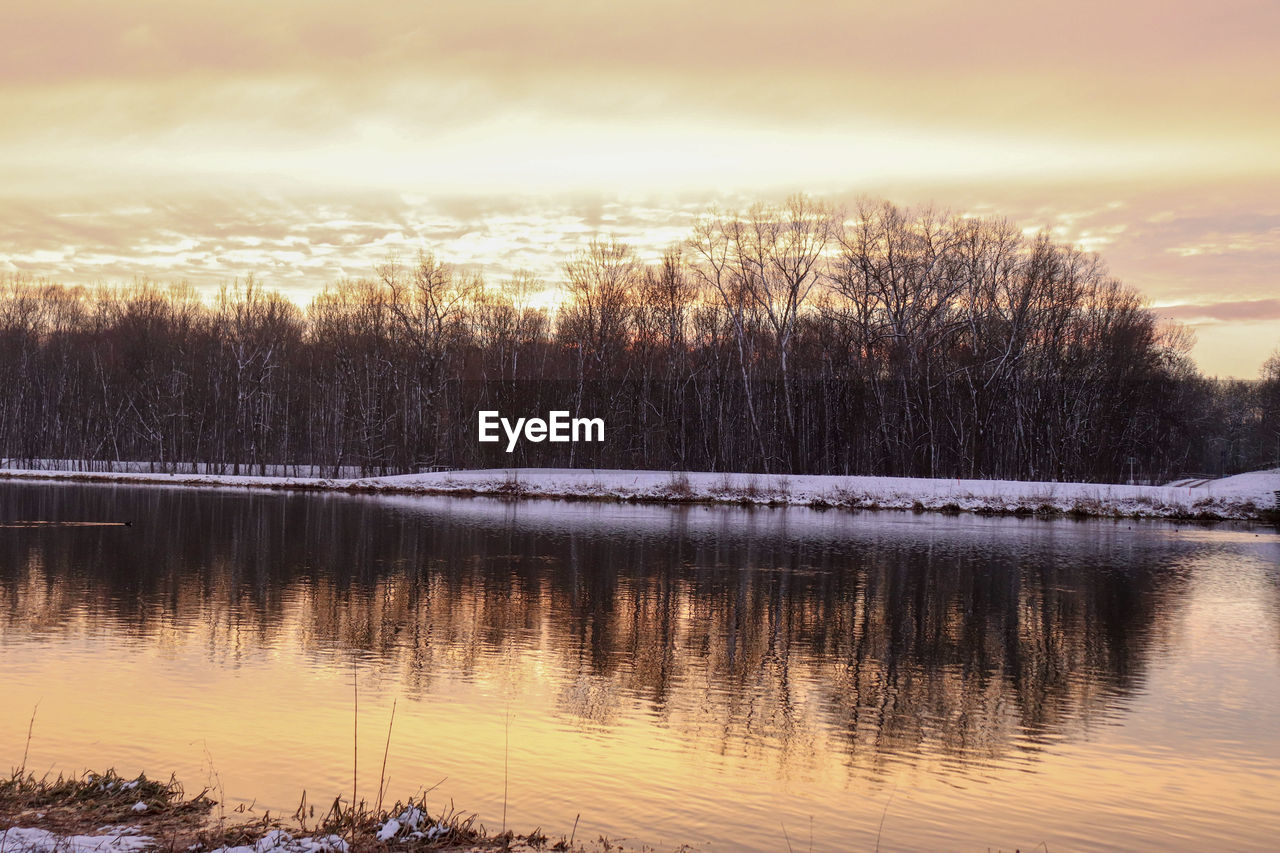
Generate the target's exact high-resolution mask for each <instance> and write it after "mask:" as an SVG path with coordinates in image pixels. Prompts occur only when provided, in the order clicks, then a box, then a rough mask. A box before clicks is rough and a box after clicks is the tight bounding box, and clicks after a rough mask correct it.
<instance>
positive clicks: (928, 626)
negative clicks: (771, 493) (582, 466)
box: [0, 485, 1191, 770]
mask: <svg viewBox="0 0 1280 853" xmlns="http://www.w3.org/2000/svg"><path fill="white" fill-rule="evenodd" d="M4 495H5V504H4V506H3V508H2V509H0V513H2V514H3V517H6V518H9V517H12V518H18V517H26V518H42V519H110V520H114V519H118V518H130V519H133V520H134V521H135V526H134V527H132V528H127V529H122V528H84V529H72V530H68V529H24V530H11V531H6V535H5V536H3V537H2V538H0V621H2V622H3V625H4V630H5V633H6V634H8V635H9V636H10V637H16V636H19V635H25V636H29V637H36V636H42V635H49V634H57V633H58V632H65V631H73V630H82V629H84V628H86V627H88V628H92V629H95V630H108V631H112V632H118V633H121V634H125V635H128V636H130V637H135V638H137V639H138V640H139V641H142V642H151V643H163V642H166V641H168V640H169V639H172V638H174V637H178V636H182V637H193V636H194V637H196V638H198V640H199V642H201V643H202V644H204V646H205V647H207V650H208V654H209V655H210V656H211V657H213V658H215V659H217V660H218V661H219V662H221V663H223V664H225V665H229V666H235V665H237V662H238V660H239V658H240V656H241V655H243V654H244V653H245V652H246V651H250V650H253V649H256V648H260V647H262V646H264V645H269V644H271V643H274V642H278V641H279V640H280V639H281V637H282V635H285V634H287V635H288V636H290V637H292V638H293V640H294V641H296V642H297V643H299V644H301V645H302V647H303V648H305V649H306V650H307V652H308V653H309V654H313V655H315V656H317V657H318V658H333V659H343V658H345V656H347V655H350V654H352V653H358V654H359V655H360V656H361V657H362V659H364V660H366V661H367V662H369V665H370V666H371V667H372V668H373V670H374V671H376V672H382V673H384V674H386V675H387V677H395V678H396V679H398V680H399V682H400V683H401V684H402V685H404V687H405V689H407V690H408V691H409V693H410V694H411V695H415V694H416V695H427V694H430V693H431V691H432V690H433V684H434V683H435V681H436V680H437V679H440V678H446V677H447V678H469V677H476V676H482V675H485V674H491V673H492V672H493V671H494V670H498V669H502V668H508V669H511V671H512V672H511V677H512V678H530V677H535V676H533V675H530V674H529V673H531V672H533V670H532V669H531V668H530V665H529V661H530V660H533V659H536V660H537V662H538V669H537V672H538V673H541V674H540V675H538V676H536V677H539V678H543V679H548V680H549V681H550V682H552V683H553V689H554V692H555V696H556V701H557V707H558V709H559V713H561V714H562V715H564V717H565V718H566V719H568V720H570V721H572V722H573V724H575V725H581V726H584V727H588V728H590V727H605V728H607V727H609V726H610V725H612V724H613V722H614V720H615V719H616V717H617V715H618V713H619V711H620V709H623V708H627V709H632V708H641V709H643V710H644V712H645V713H646V714H648V715H649V716H650V717H651V718H652V719H653V722H654V724H655V725H659V726H662V727H664V728H665V729H666V730H668V731H670V732H673V733H675V734H676V735H677V736H678V737H680V738H684V739H686V740H687V741H688V742H689V743H690V744H691V745H693V746H696V747H699V748H709V749H714V750H716V751H719V752H760V753H771V754H776V756H777V758H778V760H779V761H780V762H786V761H788V760H789V759H790V758H793V757H796V756H799V755H803V754H806V753H810V754H811V753H815V752H818V751H832V750H834V751H839V752H843V753H845V754H846V755H847V756H848V759H849V764H850V766H855V765H856V766H860V767H863V768H870V769H872V770H874V769H875V768H876V767H878V766H880V765H881V764H882V763H883V762H886V761H891V760H906V761H912V760H916V759H918V758H920V757H923V756H932V757H934V758H936V759H937V760H940V761H943V762H959V763H969V762H983V761H986V760H991V759H996V758H1001V757H1006V758H1007V757H1008V756H1009V755H1010V754H1011V753H1016V752H1018V751H1025V752H1028V753H1030V752H1034V750H1036V749H1037V748H1039V746H1040V745H1042V744H1044V743H1047V742H1050V741H1053V740H1057V739H1061V738H1064V737H1070V736H1071V735H1072V734H1073V733H1075V732H1077V731H1078V730H1079V729H1080V728H1081V727H1083V726H1086V725H1088V724H1089V723H1090V721H1091V720H1093V719H1095V718H1097V717H1099V716H1105V715H1107V714H1109V713H1113V712H1114V711H1115V709H1117V708H1118V707H1119V706H1120V705H1122V704H1123V702H1124V699H1125V697H1126V696H1127V695H1129V694H1131V693H1133V691H1135V689H1137V688H1138V687H1139V686H1140V685H1141V683H1142V679H1143V673H1144V668H1145V666H1146V663H1147V661H1148V660H1149V658H1150V656H1151V652H1152V647H1153V644H1154V643H1158V642H1160V638H1161V636H1162V635H1163V634H1165V633H1167V632H1168V631H1169V630H1171V629H1170V615H1171V614H1172V613H1174V612H1175V611H1176V609H1177V606H1178V600H1179V598H1180V597H1181V596H1182V595H1184V593H1185V589H1186V585H1187V579H1186V577H1185V575H1184V572H1183V571H1182V570H1180V569H1178V567H1177V566H1178V559H1177V557H1178V556H1179V551H1178V549H1179V548H1184V547H1191V546H1186V545H1177V544H1176V543H1173V542H1172V541H1170V540H1167V539H1160V540H1158V541H1157V538H1156V537H1148V538H1147V539H1146V540H1143V538H1142V537H1136V536H1134V535H1133V534H1129V535H1128V536H1125V535H1124V534H1123V533H1120V532H1114V531H1112V530H1111V529H1110V527H1109V526H1108V525H1107V524H1105V523H1099V522H1089V523H1085V524H1078V523H1073V522H1044V521H1039V520H1004V521H994V520H978V519H969V520H963V519H962V520H950V519H941V518H912V517H910V516H906V515H902V514H892V513H890V514H885V515H880V516H878V515H875V514H870V515H858V516H855V515H850V514H835V513H826V514H821V515H819V514H817V513H813V512H810V511H794V510H792V511H785V512H783V511H772V510H757V511H744V510H733V509H724V508H715V509H709V508H704V507H683V508H674V509H667V508H654V507H618V506H606V505H582V504H559V503H545V502H544V503H539V504H522V505H504V504H501V503H499V502H496V501H486V500H472V501H448V500H444V499H440V500H436V499H423V500H417V501H415V500H411V499H398V500H388V499H383V500H381V501H380V500H378V499H369V498H355V497H348V496H332V495H327V496H326V495H320V496H317V495H306V496H304V495H283V494H266V493H242V492H234V491H192V490H183V489H158V488H150V489H139V488H123V487H104V486H99V487H80V486H48V485H11V486H6V487H5V491H4ZM1144 541H1145V544H1143V542H1144ZM522 661H523V662H522ZM548 667H549V668H548Z"/></svg>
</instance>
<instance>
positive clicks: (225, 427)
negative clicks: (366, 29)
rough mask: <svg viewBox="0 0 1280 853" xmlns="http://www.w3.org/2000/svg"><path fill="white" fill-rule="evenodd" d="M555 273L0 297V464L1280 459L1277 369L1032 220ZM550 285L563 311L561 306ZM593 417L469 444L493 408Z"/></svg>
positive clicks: (934, 216) (750, 221)
mask: <svg viewBox="0 0 1280 853" xmlns="http://www.w3.org/2000/svg"><path fill="white" fill-rule="evenodd" d="M560 278H561V280H559V281H556V282H544V281H540V280H539V279H537V278H536V277H535V276H533V275H532V274H529V273H524V272H521V273H517V274H515V275H514V276H512V277H510V278H508V279H506V280H504V281H500V282H490V281H487V280H486V279H485V277H484V276H483V273H482V272H481V271H476V270H472V269H461V268H455V267H454V266H452V265H450V264H448V263H446V262H444V261H443V260H441V259H439V258H438V257H437V256H436V255H434V254H433V253H431V252H429V251H427V250H426V249H424V250H423V251H422V252H421V253H420V254H418V256H417V257H416V258H413V259H412V260H402V259H395V258H392V259H388V260H387V261H386V262H385V263H384V264H382V265H380V266H379V267H378V268H377V269H376V270H375V271H373V274H372V275H371V276H370V277H368V278H360V279H349V280H342V281H338V282H335V283H332V284H330V285H329V286H327V287H326V288H324V289H323V290H322V291H321V292H320V293H318V295H316V296H315V297H314V299H312V301H311V302H310V303H309V304H308V305H307V306H305V307H301V306H299V305H296V304H295V303H294V302H292V301H290V300H289V299H288V298H287V297H285V296H284V295H282V294H281V293H279V292H278V291H275V290H272V289H269V288H268V287H266V286H264V285H263V284H262V283H261V282H260V281H258V280H257V279H255V278H254V277H252V276H251V277H248V278H246V279H243V280H238V281H236V282H234V283H229V284H225V285H223V286H222V287H220V288H219V289H218V291H217V292H216V293H215V294H212V295H210V296H205V295H202V294H201V292H200V291H198V290H197V289H196V288H194V287H192V286H190V285H188V284H161V283H157V282H153V281H136V282H133V283H132V284H129V285H99V286H94V287H86V286H81V285H74V286H73V285H64V284H59V283H55V282H50V281H46V280H41V279H35V278H32V277H27V276H22V275H10V276H9V277H8V278H7V279H5V280H4V281H3V283H2V284H0V382H2V383H3V388H4V391H3V394H2V395H0V456H2V457H3V458H4V464H6V465H8V466H9V467H15V466H23V465H24V464H36V463H37V462H38V461H39V460H49V459H56V460H68V461H70V462H74V463H75V464H78V465H88V466H92V465H93V464H95V463H118V462H123V461H135V462H137V461H141V462H145V463H149V464H150V466H151V467H152V468H153V469H154V470H159V471H163V470H177V469H178V468H179V467H180V466H184V465H185V466H190V465H193V464H196V465H200V466H203V467H202V468H201V470H211V471H219V472H225V473H259V472H266V471H267V470H268V468H269V467H270V468H271V470H277V469H278V466H307V467H309V468H310V469H312V470H317V469H318V470H319V471H322V472H323V471H329V472H332V473H335V474H336V473H338V472H342V471H358V472H360V473H363V474H365V475H375V474H389V473H408V472H414V471H418V470H423V469H425V468H449V467H455V468H473V467H498V466H501V467H506V466H555V467H590V468H641V469H653V470H704V471H743V472H768V473H797V474H799V473H814V474H875V475H891V476H912V477H974V478H1004V479H1024V480H1059V481H1063V480H1076V481H1098V482H1124V481H1126V480H1128V479H1129V478H1130V477H1133V478H1135V479H1136V480H1137V481H1139V482H1162V481H1165V480H1169V479H1172V478H1174V477H1176V476H1178V475H1180V474H1187V475H1190V474H1200V475H1203V476H1217V475H1222V474H1228V473H1233V472H1236V471H1241V470H1248V469H1252V468H1257V467H1262V466H1264V465H1268V464H1280V355H1277V356H1273V357H1272V358H1271V359H1269V360H1268V361H1267V362H1266V364H1264V365H1262V367H1261V370H1260V375H1259V378H1258V379H1257V380H1249V381H1219V380H1212V379H1207V378H1205V377H1203V376H1202V375H1201V374H1200V373H1199V371H1198V370H1197V368H1196V366H1195V364H1194V362H1193V361H1192V360H1191V358H1190V357H1189V355H1188V353H1189V351H1190V348H1191V345H1192V343H1193V339H1192V337H1191V334H1190V332H1189V331H1188V330H1187V329H1185V328H1184V327H1180V326H1177V325H1169V324H1161V323H1160V322H1159V321H1158V319H1157V317H1156V316H1155V314H1154V313H1153V311H1152V310H1150V309H1149V308H1148V307H1147V306H1146V304H1145V301H1144V299H1143V297H1142V295H1141V294H1140V293H1138V292H1136V291H1135V290H1134V289H1132V288H1130V287H1128V286H1126V285H1124V284H1123V283H1121V282H1119V281H1117V280H1116V279H1115V278H1114V277H1112V276H1111V275H1110V274H1109V273H1108V271H1107V269H1106V267H1105V265H1104V263H1103V261H1102V260H1101V259H1100V258H1098V257H1097V256H1096V255H1092V254H1089V253H1086V252H1083V251H1081V250H1080V249H1079V248H1077V247H1074V246H1071V245H1067V244H1062V243H1057V242H1055V241H1053V240H1052V239H1051V238H1050V237H1049V236H1048V235H1046V234H1039V235H1033V236H1029V235H1027V234H1025V233H1024V232H1023V231H1022V230H1021V229H1020V228H1018V227H1017V226H1016V225H1014V224H1013V223H1010V222H1008V221H1005V220H1001V219H994V218H974V217H965V216H956V215H950V214H944V213H938V212H935V211H932V210H930V209H904V208H901V207H898V206H895V205H893V204H890V203H887V202H883V201H872V200H867V201H863V202H860V203H859V204H858V205H857V206H856V208H855V209H853V210H838V209H835V208H833V207H831V206H829V205H827V204H825V203H823V202H821V201H816V200H813V199H810V198H807V197H794V198H792V199H790V200H789V201H788V202H786V203H785V204H781V205H757V206H755V207H752V208H750V209H749V210H746V211H743V212H738V213H716V212H711V213H708V214H706V215H705V216H703V217H701V218H700V219H699V220H698V222H697V223H696V225H695V226H694V227H693V229H692V231H691V233H690V234H689V236H688V239H687V240H685V241H683V242H682V243H680V244H678V245H675V246H672V247H671V248H669V249H668V250H667V251H666V253H665V254H664V255H663V256H662V257H661V258H657V259H652V260H647V261H646V260H645V259H643V258H642V257H641V255H640V254H639V253H638V252H637V251H636V250H635V249H634V248H633V247H630V246H627V245H624V244H621V243H618V242H616V241H613V240H611V239H607V238H602V239H599V240H596V241H593V242H591V243H590V244H589V245H588V246H587V247H585V248H583V249H581V250H579V251H577V252H576V253H574V254H573V255H572V256H571V257H569V258H567V259H566V261H565V263H564V265H563V268H562V273H561V277H560ZM547 294H550V295H551V298H546V296H547ZM553 409H563V410H568V411H570V412H572V413H574V414H575V415H582V416H586V417H601V418H603V419H604V420H605V423H606V424H607V432H606V440H605V441H604V442H602V443H598V444H547V443H542V444H532V443H529V442H522V443H521V444H520V445H519V446H518V447H517V448H516V450H515V451H514V452H511V453H508V452H506V451H505V449H504V447H503V446H501V445H498V444H482V443H480V442H478V441H477V413H478V412H479V411H481V410H497V411H500V412H502V413H503V414H504V415H506V414H510V415H512V416H526V415H527V416H533V415H545V413H546V412H548V411H550V410H553Z"/></svg>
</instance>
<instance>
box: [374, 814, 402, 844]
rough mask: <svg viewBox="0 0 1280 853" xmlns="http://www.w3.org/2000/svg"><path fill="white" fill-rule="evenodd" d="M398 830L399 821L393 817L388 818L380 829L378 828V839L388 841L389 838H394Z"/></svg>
mask: <svg viewBox="0 0 1280 853" xmlns="http://www.w3.org/2000/svg"><path fill="white" fill-rule="evenodd" d="M399 832H400V821H398V820H396V819H395V818H391V819H390V820H388V821H387V822H386V823H384V824H383V825H382V829H379V830H378V840H379V841H390V840H391V839H393V838H395V837H396V834H397V833H399Z"/></svg>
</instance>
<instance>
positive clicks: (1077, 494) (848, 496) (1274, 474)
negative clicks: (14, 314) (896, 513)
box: [0, 468, 1280, 520]
mask: <svg viewBox="0 0 1280 853" xmlns="http://www.w3.org/2000/svg"><path fill="white" fill-rule="evenodd" d="M0 478H13V479H33V480H62V481H68V480H69V481H78V482H109V483H135V484H155V485H172V486H217V487H249V488H265V489H289V490H324V491H346V492H361V493H387V494H423V495H458V496H467V495H490V496H509V497H528V498H560V499H598V500H620V501H643V502H657V503H681V502H705V503H728V504H743V505H753V504H757V505H769V506H809V507H819V508H825V507H847V508H854V509H902V510H938V511H943V512H976V513H996V514H1042V515H1058V514H1069V515H1076V516H1104V517H1126V518H1184V519H1185V518H1191V519H1203V520H1218V519H1240V520H1258V519H1263V518H1266V517H1268V514H1269V513H1270V512H1272V511H1274V510H1275V508H1276V491H1277V490H1280V469H1271V470H1267V471H1254V472H1250V473H1247V474H1238V475H1236V476H1233V477H1226V478H1223V479H1220V480H1208V481H1195V483H1196V484H1195V485H1170V486H1124V485H1109V484H1103V483H1042V482H1025V481H1020V480H954V479H919V478H907V477H844V476H833V475H780V474H715V473H705V472H679V471H677V472H669V471H614V470H592V469H570V468H494V469H484V470H470V471H441V472H434V473H429V474H405V475H400V476H389V477H366V478H353V479H330V478H323V477H252V476H230V475H216V474H145V473H107V472H86V471H49V470H4V471H0Z"/></svg>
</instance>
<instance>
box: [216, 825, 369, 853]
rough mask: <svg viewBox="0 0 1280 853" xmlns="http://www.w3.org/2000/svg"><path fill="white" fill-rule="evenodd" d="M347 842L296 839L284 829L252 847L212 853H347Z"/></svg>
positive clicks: (323, 838) (328, 838) (325, 838)
mask: <svg viewBox="0 0 1280 853" xmlns="http://www.w3.org/2000/svg"><path fill="white" fill-rule="evenodd" d="M347 851H348V846H347V842H346V841H345V840H343V838H342V837H341V836H338V835H321V836H318V837H312V836H306V837H305V838H294V837H293V836H292V835H290V834H289V833H287V832H285V831H284V830H283V829H273V830H271V831H270V832H268V833H267V834H266V835H264V836H262V837H261V838H259V839H258V840H257V841H256V842H255V843H253V844H252V845H248V844H246V845H242V846H239V847H219V848H217V849H215V850H212V851H210V853H347Z"/></svg>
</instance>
